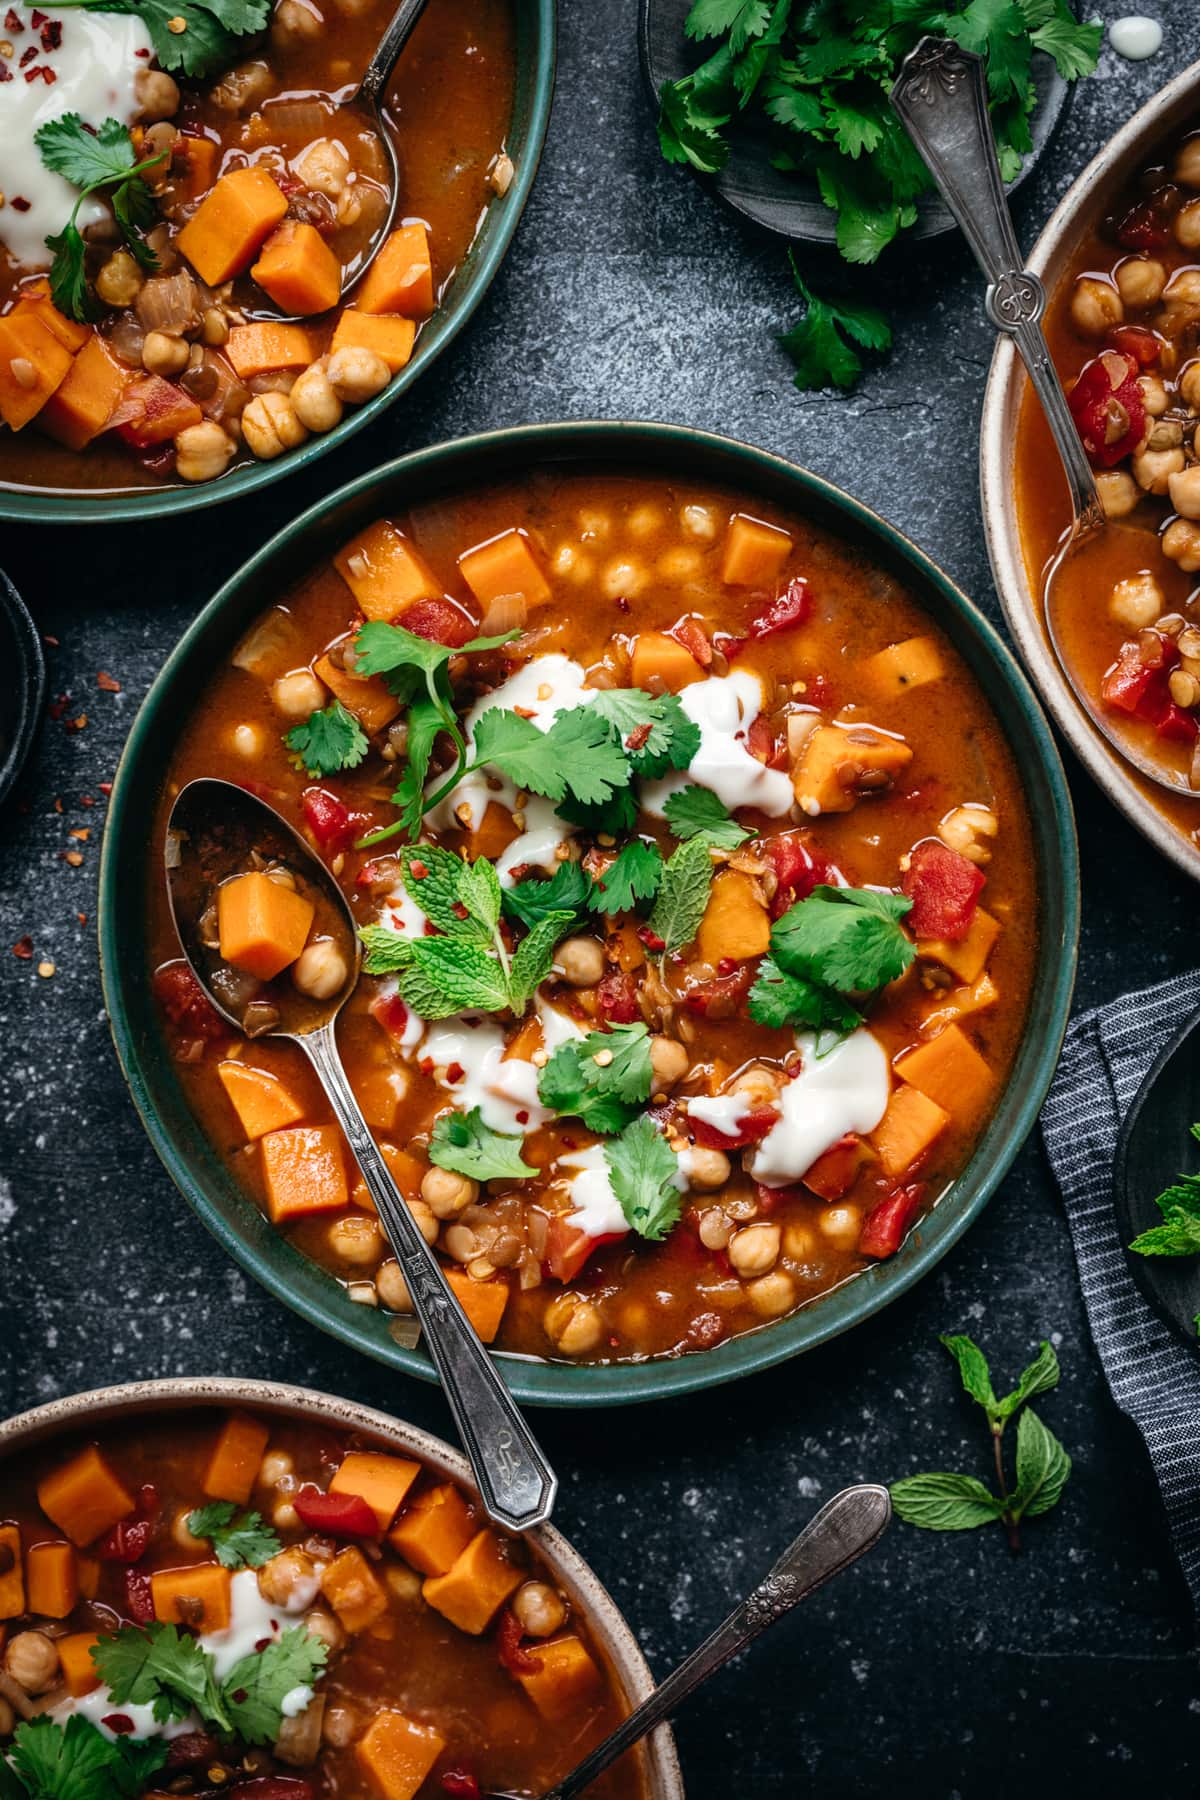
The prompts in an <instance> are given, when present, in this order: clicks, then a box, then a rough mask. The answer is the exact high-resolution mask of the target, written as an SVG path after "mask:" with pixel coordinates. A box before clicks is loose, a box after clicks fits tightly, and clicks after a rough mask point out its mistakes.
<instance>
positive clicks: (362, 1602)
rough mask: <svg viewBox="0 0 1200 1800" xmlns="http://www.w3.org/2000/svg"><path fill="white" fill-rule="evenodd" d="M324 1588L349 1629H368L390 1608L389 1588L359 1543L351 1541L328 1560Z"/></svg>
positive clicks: (322, 1584)
mask: <svg viewBox="0 0 1200 1800" xmlns="http://www.w3.org/2000/svg"><path fill="white" fill-rule="evenodd" d="M321 1592H322V1593H323V1594H324V1596H325V1598H326V1599H327V1600H328V1602H329V1604H330V1606H332V1608H333V1610H334V1612H335V1613H336V1614H337V1616H338V1618H339V1619H340V1620H341V1622H342V1624H343V1625H344V1626H345V1628H346V1630H347V1631H352V1632H353V1631H365V1630H366V1628H367V1626H368V1625H373V1624H374V1623H375V1621H376V1620H377V1619H381V1618H382V1617H383V1615H384V1613H385V1612H386V1611H387V1609H388V1597H387V1591H386V1589H385V1588H384V1587H383V1584H382V1583H381V1582H380V1581H378V1580H377V1579H376V1577H375V1575H374V1572H373V1571H372V1569H371V1565H370V1563H369V1562H368V1561H367V1559H366V1557H365V1556H364V1555H363V1553H362V1551H361V1550H360V1549H359V1548H358V1546H357V1545H356V1544H348V1545H347V1546H346V1548H345V1549H344V1550H340V1551H339V1552H338V1554H337V1555H336V1556H335V1557H334V1559H333V1561H332V1562H331V1563H327V1564H326V1566H325V1569H324V1572H323V1574H322V1576H321Z"/></svg>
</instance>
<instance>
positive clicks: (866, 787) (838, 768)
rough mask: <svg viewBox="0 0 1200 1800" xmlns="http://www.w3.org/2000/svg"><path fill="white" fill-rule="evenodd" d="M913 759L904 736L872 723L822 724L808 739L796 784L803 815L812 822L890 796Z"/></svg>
mask: <svg viewBox="0 0 1200 1800" xmlns="http://www.w3.org/2000/svg"><path fill="white" fill-rule="evenodd" d="M911 761H912V751H911V750H910V749H909V747H908V745H907V744H906V743H905V742H904V740H903V739H902V738H896V737H891V736H889V735H888V733H887V732H883V731H875V730H873V729H872V728H871V727H870V726H869V725H855V726H853V727H851V728H850V729H849V730H844V729H842V728H841V727H840V726H837V725H818V727H817V729H816V730H815V731H814V732H813V733H812V734H811V736H810V737H808V738H807V739H806V741H805V745H804V750H803V753H802V754H801V757H800V761H799V762H798V763H797V765H796V768H795V771H794V773H793V775H792V786H793V788H794V789H795V791H796V800H797V803H798V805H799V806H800V809H801V811H802V812H806V813H808V814H809V815H810V817H812V818H815V817H816V816H817V814H818V813H843V812H849V811H850V810H851V809H852V808H853V807H854V806H856V805H857V804H858V802H859V800H861V799H863V798H865V797H869V796H870V795H872V794H883V793H886V792H887V791H888V789H889V788H890V787H891V785H892V782H893V780H894V779H895V777H896V776H897V775H898V774H899V773H900V771H901V770H902V769H906V768H907V767H908V765H909V763H910V762H911Z"/></svg>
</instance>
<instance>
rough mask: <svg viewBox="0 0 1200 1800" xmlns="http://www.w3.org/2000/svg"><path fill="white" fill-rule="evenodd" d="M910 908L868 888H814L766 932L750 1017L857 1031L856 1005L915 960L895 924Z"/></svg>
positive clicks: (808, 1027)
mask: <svg viewBox="0 0 1200 1800" xmlns="http://www.w3.org/2000/svg"><path fill="white" fill-rule="evenodd" d="M911 907H912V901H911V900H909V899H908V898H907V897H906V896H905V895H904V894H889V893H879V892H877V891H876V890H875V889H874V888H850V887H845V888H836V887H825V886H821V887H816V888H814V889H813V891H812V893H811V894H810V895H809V897H808V898H807V899H806V900H798V901H797V902H796V904H795V905H794V906H792V907H789V908H788V910H787V912H785V913H784V915H783V917H782V918H781V919H777V920H776V921H775V923H774V925H772V927H771V945H770V952H769V954H768V955H767V956H765V957H764V958H763V961H762V964H761V966H760V968H759V972H758V978H757V980H756V981H755V983H754V986H753V987H752V988H751V990H750V998H749V1002H748V1006H749V1012H750V1017H751V1018H752V1019H754V1020H756V1021H757V1023H758V1024H760V1025H771V1026H774V1027H776V1028H779V1027H782V1026H794V1027H799V1028H802V1029H805V1030H809V1031H817V1032H836V1033H837V1034H838V1035H839V1036H844V1035H846V1034H847V1033H848V1032H851V1031H855V1030H857V1029H858V1027H859V1026H860V1025H861V1024H862V1022H863V1019H862V1014H861V1012H860V1011H859V1010H858V1006H857V1005H856V1004H855V1002H856V1001H859V1000H861V999H862V998H864V997H865V996H868V995H871V994H874V993H876V992H877V991H878V990H879V989H880V988H881V987H885V986H886V985H887V983H888V982H889V981H895V980H896V979H897V978H898V977H899V976H901V975H903V973H904V971H905V970H906V969H907V968H908V966H909V964H910V963H911V962H912V960H913V958H914V957H915V955H916V949H915V948H914V946H913V944H912V942H911V941H910V939H909V938H908V937H906V936H905V933H904V932H903V931H902V930H901V926H900V921H901V919H903V917H904V915H905V914H906V913H907V912H908V911H909V910H910V908H911Z"/></svg>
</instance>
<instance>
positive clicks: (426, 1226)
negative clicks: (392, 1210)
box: [404, 1200, 438, 1244]
mask: <svg viewBox="0 0 1200 1800" xmlns="http://www.w3.org/2000/svg"><path fill="white" fill-rule="evenodd" d="M404 1204H405V1205H406V1206H407V1208H408V1210H409V1212H410V1213H411V1214H412V1216H413V1218H414V1219H415V1220H416V1223H417V1229H418V1231H419V1232H420V1233H421V1236H422V1237H423V1238H424V1239H425V1242H426V1243H427V1244H436V1243H437V1240H438V1222H437V1219H436V1218H435V1216H434V1212H433V1208H432V1207H431V1206H427V1205H426V1204H425V1202H424V1200H406V1201H405V1202H404Z"/></svg>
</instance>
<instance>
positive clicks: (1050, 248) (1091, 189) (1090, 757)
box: [979, 62, 1200, 880]
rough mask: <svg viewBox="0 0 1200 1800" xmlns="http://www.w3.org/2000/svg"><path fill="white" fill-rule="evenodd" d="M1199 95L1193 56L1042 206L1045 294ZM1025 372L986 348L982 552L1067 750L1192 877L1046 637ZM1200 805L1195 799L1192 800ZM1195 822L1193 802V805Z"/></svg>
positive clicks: (1199, 858) (1177, 834) (1186, 850)
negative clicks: (1032, 541) (1033, 569)
mask: <svg viewBox="0 0 1200 1800" xmlns="http://www.w3.org/2000/svg"><path fill="white" fill-rule="evenodd" d="M1198 103H1200V62H1194V63H1191V64H1190V65H1189V66H1188V67H1187V68H1186V69H1183V70H1182V71H1181V72H1180V73H1179V74H1178V75H1176V76H1175V77H1174V79H1173V80H1171V81H1169V82H1168V83H1167V85H1166V86H1165V87H1162V88H1160V89H1159V91H1158V92H1157V94H1154V95H1152V96H1151V98H1150V99H1149V100H1147V102H1146V103H1145V105H1144V106H1141V107H1139V108H1138V110H1137V112H1135V113H1134V114H1133V116H1132V117H1131V118H1129V119H1127V120H1126V122H1125V124H1124V125H1122V126H1121V128H1120V130H1119V131H1117V132H1116V133H1114V135H1113V136H1112V137H1111V138H1110V139H1109V140H1108V142H1107V143H1106V144H1104V145H1103V146H1102V148H1101V149H1100V150H1099V151H1098V152H1097V153H1096V155H1095V156H1094V157H1093V158H1092V159H1091V161H1090V162H1089V163H1088V164H1087V167H1086V168H1084V169H1083V170H1082V171H1081V172H1080V174H1079V175H1077V176H1076V178H1075V180H1074V181H1073V182H1072V183H1071V185H1070V187H1069V188H1068V189H1067V191H1066V193H1065V194H1064V195H1063V197H1062V199H1061V200H1060V201H1059V202H1058V205H1057V206H1056V207H1055V208H1054V211H1053V212H1052V213H1051V214H1050V217H1049V218H1048V219H1047V221H1046V223H1045V225H1044V226H1043V227H1042V230H1041V232H1040V234H1039V236H1038V239H1037V242H1036V243H1035V244H1034V247H1033V249H1032V251H1031V252H1030V254H1029V257H1028V260H1027V262H1026V267H1027V268H1029V269H1031V270H1032V271H1033V273H1034V274H1035V275H1037V276H1039V277H1040V278H1041V279H1042V280H1043V281H1044V282H1045V283H1046V286H1047V290H1048V291H1049V292H1050V293H1051V294H1053V292H1054V289H1055V287H1056V285H1057V282H1058V280H1059V279H1060V277H1061V275H1062V273H1063V265H1064V264H1065V262H1066V261H1067V259H1068V257H1069V256H1070V254H1071V252H1072V250H1073V249H1074V246H1075V243H1076V242H1077V241H1078V238H1079V235H1080V230H1081V227H1082V225H1083V223H1084V221H1085V220H1086V218H1087V215H1088V213H1089V211H1094V209H1095V205H1096V193H1097V189H1098V188H1102V187H1106V186H1107V185H1108V184H1109V183H1110V182H1111V180H1112V178H1113V176H1114V174H1115V173H1116V171H1117V170H1118V168H1119V167H1120V166H1121V165H1122V164H1125V163H1128V162H1133V161H1135V160H1137V158H1138V157H1139V156H1140V155H1141V154H1142V153H1143V151H1144V150H1146V149H1147V148H1149V147H1150V146H1151V145H1152V144H1153V143H1155V142H1156V141H1158V140H1159V139H1160V138H1161V137H1162V135H1163V134H1164V133H1165V132H1166V131H1168V130H1170V128H1171V126H1172V125H1173V124H1174V123H1176V122H1177V118H1176V115H1177V114H1186V113H1187V112H1188V111H1189V110H1193V109H1194V108H1195V107H1196V105H1197V104H1198ZM1026 383H1027V377H1026V376H1025V373H1024V368H1023V365H1022V364H1021V362H1020V359H1019V358H1018V356H1017V352H1016V349H1015V346H1014V345H1013V343H1012V341H1011V339H1010V338H1008V337H1006V336H1004V335H1003V334H1001V336H1000V337H999V339H998V340H997V343H996V348H995V351H994V352H993V355H992V361H991V367H990V369H989V372H988V379H987V385H986V387H985V389H984V396H983V410H982V414H981V417H980V426H979V489H980V500H981V504H982V510H983V527H984V537H985V540H986V543H987V550H988V558H989V560H990V562H991V566H992V575H993V578H994V580H995V583H996V591H997V593H998V594H999V596H1000V604H1001V606H1002V607H1003V609H1004V617H1005V620H1006V622H1007V624H1008V628H1009V630H1010V631H1011V632H1012V635H1013V637H1014V639H1015V641H1016V644H1017V648H1018V650H1019V651H1020V653H1021V657H1022V659H1023V661H1024V663H1025V666H1026V668H1027V669H1028V670H1029V673H1030V676H1031V678H1032V680H1033V682H1034V685H1035V686H1036V688H1037V690H1038V693H1039V695H1040V696H1041V698H1042V700H1043V701H1044V703H1045V705H1046V706H1047V707H1048V708H1049V711H1050V713H1051V714H1052V716H1053V718H1054V721H1055V724H1056V725H1057V726H1058V728H1059V730H1060V731H1061V732H1062V733H1063V735H1064V737H1065V738H1066V739H1067V742H1068V743H1069V744H1070V746H1071V748H1072V750H1073V751H1074V752H1075V754H1076V756H1077V757H1078V758H1079V760H1080V762H1081V763H1082V764H1083V766H1084V768H1085V769H1086V770H1087V772H1088V774H1089V775H1091V776H1092V777H1093V779H1094V780H1095V781H1096V782H1097V784H1098V785H1099V787H1100V788H1101V789H1102V790H1103V792H1104V793H1105V794H1107V796H1108V798H1109V799H1110V800H1112V801H1113V802H1114V804H1115V805H1116V806H1118V807H1119V808H1120V810H1121V811H1122V812H1123V813H1124V814H1125V817H1126V818H1127V819H1128V820H1129V822H1130V824H1131V825H1133V826H1134V827H1135V829H1136V830H1138V831H1140V832H1141V834H1142V835H1143V837H1146V838H1148V839H1149V840H1150V842H1151V843H1152V844H1153V845H1154V847H1155V848H1156V849H1157V850H1160V851H1161V852H1162V854H1163V855H1164V856H1166V857H1168V858H1169V859H1170V861H1171V862H1173V863H1174V864H1175V866H1176V867H1177V868H1179V869H1182V870H1183V872H1184V873H1185V874H1186V875H1190V876H1191V877H1192V879H1193V880H1200V852H1198V851H1197V848H1196V846H1194V845H1190V844H1189V843H1188V840H1187V837H1186V836H1185V834H1184V832H1183V831H1182V830H1181V829H1179V828H1178V827H1176V826H1174V825H1172V824H1171V823H1170V821H1169V820H1168V819H1167V817H1166V815H1165V814H1163V813H1161V812H1159V810H1158V809H1157V807H1156V806H1155V805H1154V804H1153V801H1152V800H1151V799H1149V798H1148V796H1147V792H1146V789H1145V788H1144V787H1143V785H1142V784H1141V783H1140V782H1139V781H1138V780H1137V779H1136V778H1135V777H1134V775H1133V774H1132V773H1131V772H1130V771H1129V769H1128V767H1127V765H1126V764H1125V763H1124V762H1123V761H1122V759H1121V757H1120V756H1119V755H1118V754H1117V752H1116V751H1115V750H1113V749H1112V748H1111V747H1110V746H1109V743H1108V740H1107V739H1106V738H1105V737H1103V736H1102V735H1101V733H1100V732H1099V731H1098V730H1097V729H1096V727H1095V726H1094V725H1093V724H1092V722H1091V720H1090V719H1089V718H1088V716H1087V714H1086V712H1085V711H1084V709H1083V707H1082V706H1081V705H1080V703H1079V701H1078V700H1077V699H1076V698H1075V695H1074V693H1073V692H1072V690H1071V687H1070V684H1069V683H1068V681H1067V679H1066V677H1065V676H1064V675H1063V673H1062V671H1061V669H1060V668H1059V666H1058V662H1057V660H1056V658H1055V656H1054V652H1053V651H1052V650H1051V648H1050V645H1049V641H1048V640H1047V638H1046V634H1045V630H1044V627H1043V626H1042V623H1041V619H1040V616H1039V609H1038V606H1037V602H1036V600H1035V597H1034V594H1033V591H1032V589H1031V587H1030V583H1029V579H1028V573H1027V570H1026V566H1025V557H1024V552H1023V548H1022V544H1021V529H1020V524H1019V521H1018V518H1017V508H1016V504H1015V493H1014V482H1013V473H1014V466H1015V448H1016V429H1017V421H1018V417H1019V411H1020V407H1021V404H1022V402H1023V399H1024V395H1025V391H1026ZM1198 805H1200V803H1198ZM1197 824H1198V825H1200V810H1198V812H1197Z"/></svg>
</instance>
